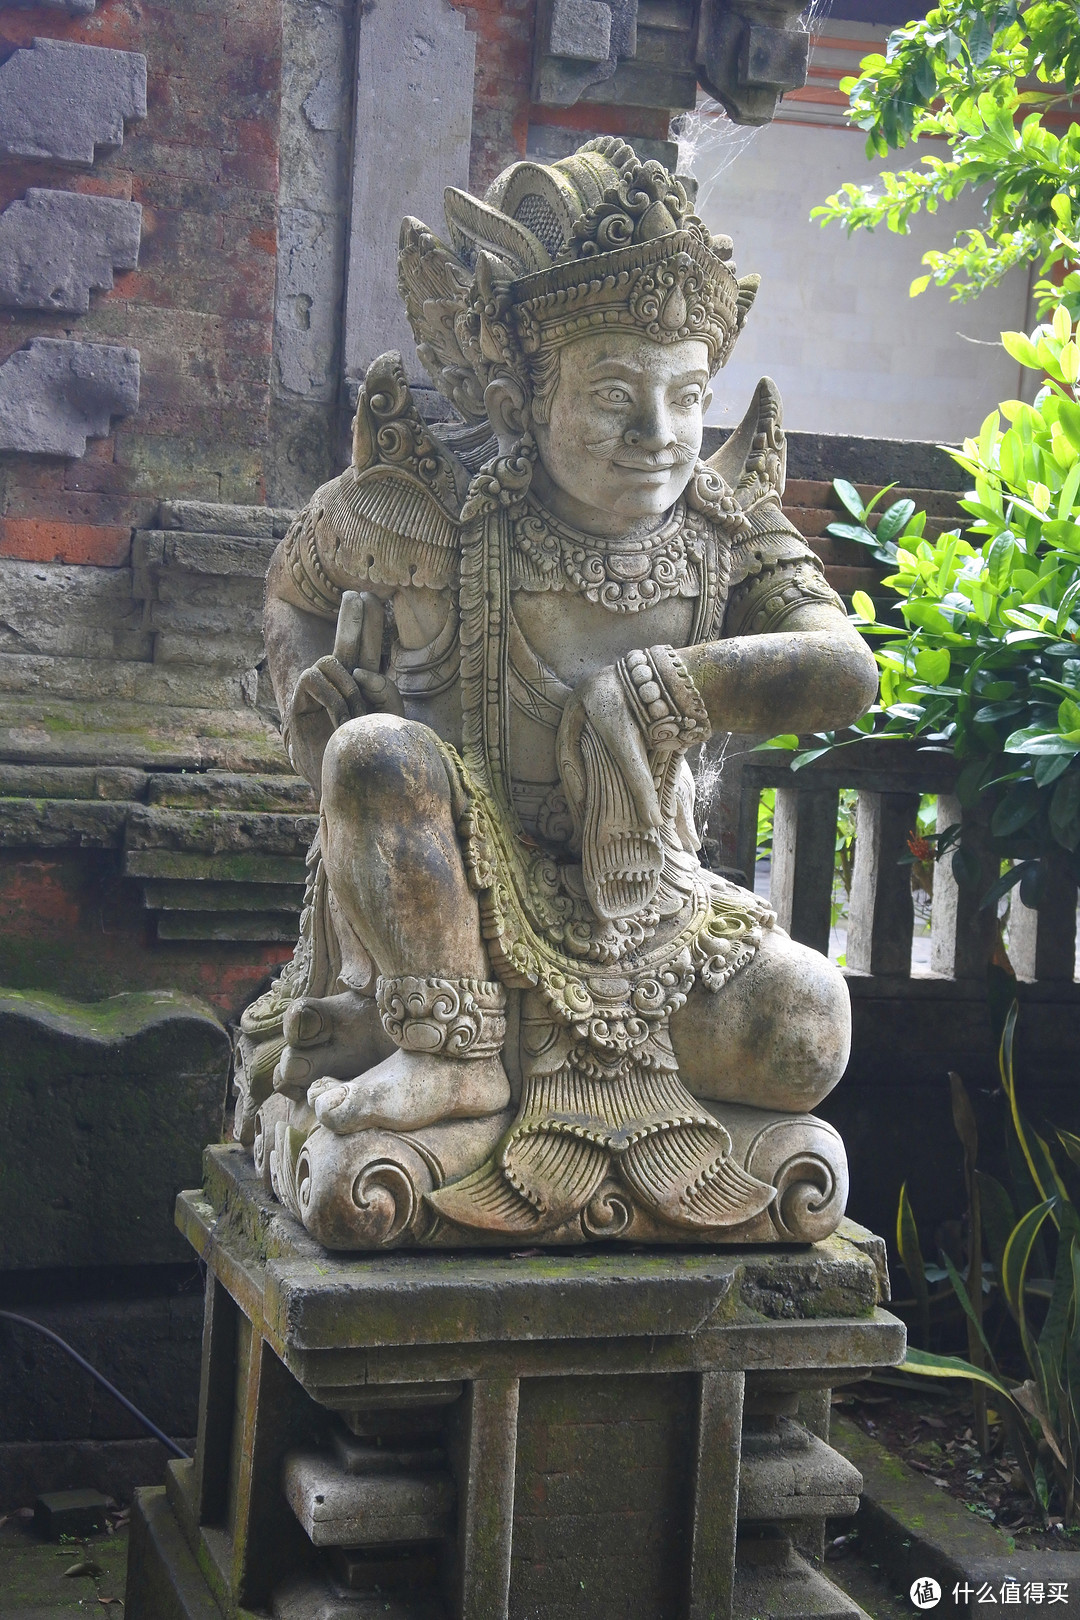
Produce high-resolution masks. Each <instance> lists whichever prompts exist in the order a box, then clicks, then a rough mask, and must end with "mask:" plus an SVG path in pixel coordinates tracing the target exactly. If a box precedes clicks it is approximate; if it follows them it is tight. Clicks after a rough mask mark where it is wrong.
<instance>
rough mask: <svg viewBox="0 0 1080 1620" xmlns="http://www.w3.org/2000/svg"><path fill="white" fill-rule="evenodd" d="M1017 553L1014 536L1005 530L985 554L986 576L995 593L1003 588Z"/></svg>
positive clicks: (1017, 548)
mask: <svg viewBox="0 0 1080 1620" xmlns="http://www.w3.org/2000/svg"><path fill="white" fill-rule="evenodd" d="M1018 551H1019V547H1018V546H1017V544H1016V538H1015V536H1014V535H1013V534H1011V533H1010V532H1009V530H1008V529H1006V530H1005V532H1004V533H1003V534H999V535H998V537H997V539H996V540H995V541H994V543H993V545H992V546H991V547H990V550H989V551H988V552H987V554H986V575H987V578H988V579H989V581H990V584H991V585H992V586H993V588H994V590H995V591H1001V590H1003V589H1004V588H1005V585H1006V583H1007V581H1008V578H1009V574H1010V573H1011V571H1012V565H1013V560H1014V558H1015V557H1016V555H1017V553H1018Z"/></svg>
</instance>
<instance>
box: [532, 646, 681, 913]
mask: <svg viewBox="0 0 1080 1620" xmlns="http://www.w3.org/2000/svg"><path fill="white" fill-rule="evenodd" d="M557 750H558V761H559V775H560V776H561V778H562V783H563V789H564V791H565V793H566V799H567V803H568V805H569V808H570V814H571V817H572V818H573V823H574V835H575V843H576V844H579V845H580V848H581V867H582V878H583V880H584V883H585V892H586V894H587V895H588V897H589V902H590V904H591V905H592V907H593V910H594V911H595V912H596V913H597V915H598V916H600V917H606V918H610V919H612V920H615V919H617V918H622V917H629V916H632V915H633V914H634V913H635V912H637V911H640V910H641V909H642V907H644V906H646V905H648V903H649V901H650V900H651V899H652V898H653V895H654V894H655V893H656V889H657V885H658V884H659V882H660V873H661V869H662V867H663V861H664V856H663V846H662V843H661V838H660V819H661V817H660V801H659V796H658V794H657V790H656V782H655V780H654V776H653V768H652V764H651V762H650V758H649V748H648V744H647V741H646V738H645V736H644V734H643V732H642V728H641V725H640V723H639V720H638V717H637V715H636V713H635V710H634V705H633V703H632V701H631V699H630V697H629V695H628V692H627V687H626V683H625V681H624V679H623V678H622V675H621V673H620V671H619V669H617V668H615V667H609V668H607V669H601V670H599V671H598V672H597V673H596V674H595V675H590V676H589V677H588V678H587V679H586V680H584V681H582V682H581V684H580V685H579V686H578V687H577V688H576V690H575V691H574V693H573V694H572V696H571V697H570V699H569V701H568V703H567V705H566V708H565V709H564V710H563V717H562V723H561V725H560V726H559V735H558V741H557Z"/></svg>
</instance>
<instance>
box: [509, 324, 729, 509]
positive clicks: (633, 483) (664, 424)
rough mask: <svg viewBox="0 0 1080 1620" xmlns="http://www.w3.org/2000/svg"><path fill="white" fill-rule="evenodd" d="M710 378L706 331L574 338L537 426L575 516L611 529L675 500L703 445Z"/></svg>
mask: <svg viewBox="0 0 1080 1620" xmlns="http://www.w3.org/2000/svg"><path fill="white" fill-rule="evenodd" d="M708 383H709V352H708V349H707V347H706V345H705V344H704V343H703V342H701V341H700V340H699V339H697V338H688V339H685V340H684V341H681V342H679V343H666V344H664V343H653V342H652V341H651V340H650V339H649V338H647V337H644V336H642V335H639V334H638V333H636V332H630V331H613V332H597V333H592V334H590V335H589V336H588V337H583V338H579V339H577V341H576V342H574V343H570V344H567V346H566V347H565V348H564V349H563V350H562V351H561V354H560V367H559V382H558V386H557V387H556V389H555V393H554V396H553V397H552V399H551V401H550V404H549V420H548V421H547V422H546V423H540V422H536V423H534V427H533V431H534V434H535V437H536V444H537V449H538V451H539V456H540V461H541V463H542V465H543V468H544V471H545V473H546V474H547V477H548V478H549V479H550V481H551V483H552V484H553V485H554V486H555V488H556V489H557V490H558V491H559V492H560V494H561V495H562V497H563V500H562V502H561V503H560V504H561V505H562V507H563V510H564V512H565V513H566V515H571V512H570V511H567V508H568V507H569V508H570V509H571V511H572V515H573V516H574V517H575V518H576V520H577V521H578V523H579V524H580V525H581V527H583V528H592V529H595V530H596V531H597V532H601V533H603V532H605V531H608V532H610V531H613V530H615V529H617V528H622V527H626V526H627V525H629V524H633V523H636V522H640V521H641V520H642V519H645V518H650V517H658V516H659V515H661V514H662V513H664V512H666V511H667V510H668V508H669V507H671V506H673V505H674V503H675V502H676V501H677V500H678V499H679V496H680V495H681V494H682V492H683V490H684V489H685V488H686V486H687V484H688V483H689V481H690V475H691V473H692V472H693V469H694V463H695V461H696V460H697V455H698V451H699V450H700V449H701V430H702V417H703V415H704V412H705V411H706V409H707V408H708V404H709V400H710V399H711V397H712V396H711V394H710V393H709V387H708Z"/></svg>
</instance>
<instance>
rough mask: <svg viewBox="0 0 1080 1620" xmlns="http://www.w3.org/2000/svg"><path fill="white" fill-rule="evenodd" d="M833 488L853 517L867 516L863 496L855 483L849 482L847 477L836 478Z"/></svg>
mask: <svg viewBox="0 0 1080 1620" xmlns="http://www.w3.org/2000/svg"><path fill="white" fill-rule="evenodd" d="M833 489H835V491H836V493H837V494H838V495H839V497H840V500H841V502H842V504H843V505H844V506H845V507H846V508H847V510H848V511H849V512H850V513H851V515H852V517H857V518H865V517H866V507H865V506H864V505H863V503H862V496H861V495H860V494H859V492H858V490H857V489H856V488H855V485H854V484H849V483H848V481H847V479H846V478H834V479H833Z"/></svg>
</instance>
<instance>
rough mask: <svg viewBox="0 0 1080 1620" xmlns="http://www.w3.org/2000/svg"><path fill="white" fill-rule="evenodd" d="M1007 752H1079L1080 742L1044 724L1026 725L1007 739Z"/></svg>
mask: <svg viewBox="0 0 1080 1620" xmlns="http://www.w3.org/2000/svg"><path fill="white" fill-rule="evenodd" d="M1005 752H1006V753H1007V754H1077V753H1080V742H1072V741H1070V739H1069V738H1068V737H1063V736H1062V735H1061V733H1060V732H1057V731H1047V730H1045V728H1044V727H1042V726H1024V727H1022V728H1021V730H1020V731H1014V732H1013V733H1012V735H1011V736H1010V737H1007V738H1006V739H1005Z"/></svg>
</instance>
